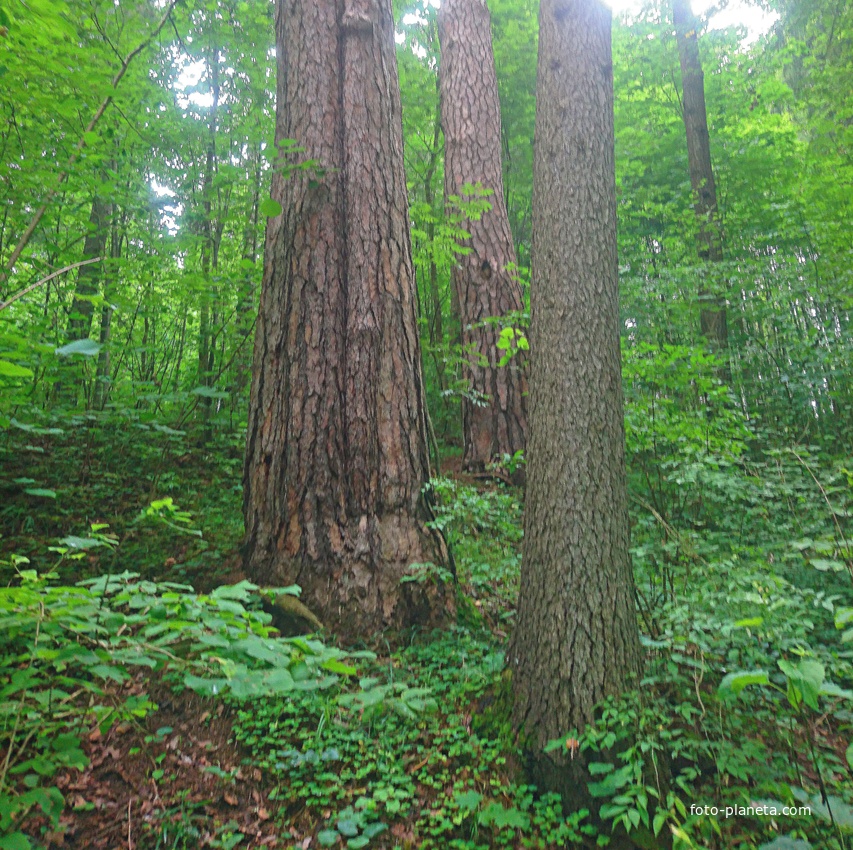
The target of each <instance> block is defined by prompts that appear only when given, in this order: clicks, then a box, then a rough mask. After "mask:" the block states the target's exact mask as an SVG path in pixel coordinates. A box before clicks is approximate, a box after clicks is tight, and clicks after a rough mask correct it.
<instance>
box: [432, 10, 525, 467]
mask: <svg viewBox="0 0 853 850" xmlns="http://www.w3.org/2000/svg"><path fill="white" fill-rule="evenodd" d="M438 35H439V41H440V44H441V63H440V66H439V80H440V86H441V121H442V127H443V129H444V141H445V163H444V190H445V197H446V198H447V199H449V198H450V197H451V196H456V197H461V198H463V199H464V198H465V191H464V187H465V186H466V185H476V184H480V185H481V186H482V187H483V188H485V189H490V190H492V193H493V194H492V195H490V196H489V198H488V201H489V203H490V204H491V205H492V208H491V210H489V211H488V212H486V213H485V214H484V215H483V216H482V217H481V218H480V219H479V220H473V219H471V220H467V221H465V222H464V223H463V227H464V228H465V229H466V230H467V231H468V232H469V233H470V234H471V238H470V239H469V240H467V241H466V245H467V247H468V248H470V249H471V251H470V253H469V254H467V255H466V256H464V257H460V258H459V259H458V262H457V264H456V266H455V267H454V269H453V286H454V288H455V290H456V294H457V298H458V302H459V309H460V313H461V321H462V343H463V346H464V348H465V350H466V351H470V354H469V355H468V359H467V361H466V367H467V373H468V374H467V378H468V389H469V394H470V396H471V398H465V399H464V400H463V403H462V420H463V432H464V440H465V451H464V456H463V462H464V464H465V465H466V467H468V468H479V469H482V468H483V467H484V466H485V465H486V464H487V463H489V462H490V461H492V460H494V459H495V458H500V457H501V456H502V455H504V454H509V455H513V454H515V452H516V451H519V450H521V449H523V448H524V445H525V438H526V431H527V399H526V393H527V385H526V377H525V374H524V365H523V362H522V361H521V358H519V357H515V358H513V359H512V360H511V361H510V363H509V364H508V365H507V366H504V367H499V366H498V362H499V361H500V359H501V357H502V356H503V353H504V352H503V351H501V350H499V349H498V347H497V342H498V338H499V336H500V327H499V326H497V325H495V324H493V323H491V324H485V325H484V324H483V322H484V320H485V319H488V318H490V317H499V316H504V315H506V314H507V313H509V312H512V311H520V310H522V309H523V306H524V301H523V298H522V293H521V285H520V284H519V281H518V278H517V276H516V274H515V271H514V269H515V266H516V254H515V245H514V243H513V240H512V231H511V230H510V226H509V217H508V215H507V210H506V202H505V199H504V186H503V173H502V170H501V114H500V100H499V98H498V81H497V75H496V73H495V59H494V53H493V51H492V31H491V21H490V17H489V10H488V7H487V5H486V2H485V0H444V2H443V3H442V4H441V8H440V9H439V11H438Z"/></svg>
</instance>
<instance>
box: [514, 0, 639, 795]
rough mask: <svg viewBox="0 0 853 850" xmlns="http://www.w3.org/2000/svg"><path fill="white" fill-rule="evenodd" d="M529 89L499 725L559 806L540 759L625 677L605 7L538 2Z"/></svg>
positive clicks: (630, 625) (630, 597)
mask: <svg viewBox="0 0 853 850" xmlns="http://www.w3.org/2000/svg"><path fill="white" fill-rule="evenodd" d="M539 39H540V40H539V71H538V74H539V76H538V83H537V96H536V102H537V107H536V142H535V153H534V177H533V180H534V189H533V225H534V226H533V269H532V272H533V279H532V284H531V310H532V315H531V373H530V438H529V448H528V458H529V459H528V470H527V481H528V485H527V499H526V504H525V519H524V551H523V559H522V576H521V594H520V598H519V605H518V617H517V626H516V630H515V633H514V635H513V639H512V642H511V646H510V650H509V654H508V659H509V664H510V668H511V670H512V683H513V691H514V711H513V719H514V723H515V725H516V727H517V728H518V729H519V730H521V731H522V733H523V734H524V736H525V738H526V741H527V743H528V746H529V747H530V752H531V767H532V772H533V778H534V781H535V782H536V783H537V784H539V785H540V786H547V787H550V788H552V789H554V790H557V791H559V792H561V793H563V794H564V796H568V797H571V791H572V789H584V788H585V785H584V784H583V781H582V777H581V776H579V775H578V769H579V768H580V767H581V759H580V758H578V757H576V758H575V759H574V760H569V759H568V758H567V757H566V756H565V755H562V756H561V755H560V754H559V753H557V754H556V755H554V754H551V755H545V754H543V753H542V750H541V748H542V746H543V745H544V744H545V743H547V742H548V741H549V740H552V739H554V738H558V737H560V736H562V735H565V734H567V733H568V732H570V731H571V730H572V729H573V728H575V729H581V728H583V726H584V725H585V724H586V723H587V722H588V721H590V720H591V719H592V715H593V707H594V706H595V704H596V703H597V702H599V701H600V700H602V699H603V698H605V697H607V696H608V695H611V694H616V693H619V692H620V691H622V690H624V689H625V687H626V686H627V685H628V684H629V683H630V682H631V680H632V677H633V676H634V675H635V674H637V673H638V671H639V669H640V660H641V653H640V643H639V632H638V628H637V621H636V613H635V608H634V585H633V576H632V572H631V562H630V556H629V533H628V507H627V485H626V474H625V433H624V423H623V402H622V383H621V365H620V355H619V305H618V272H617V259H616V186H615V171H614V126H613V120H614V119H613V71H612V64H611V44H610V11H609V10H608V9H607V8H606V7H605V6H604V4H603V3H601V2H598V0H542V4H541V7H540V37H539Z"/></svg>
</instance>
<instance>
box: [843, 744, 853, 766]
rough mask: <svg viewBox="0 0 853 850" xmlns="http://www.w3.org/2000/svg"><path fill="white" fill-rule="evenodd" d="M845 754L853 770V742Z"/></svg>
mask: <svg viewBox="0 0 853 850" xmlns="http://www.w3.org/2000/svg"><path fill="white" fill-rule="evenodd" d="M844 755H845V756H846V757H847V764H849V765H850V769H851V770H853V743H851V744H850V746H849V747H848V748H847V752H846V753H845V754H844Z"/></svg>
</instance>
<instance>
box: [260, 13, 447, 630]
mask: <svg viewBox="0 0 853 850" xmlns="http://www.w3.org/2000/svg"><path fill="white" fill-rule="evenodd" d="M276 31H277V41H278V57H279V59H278V62H279V67H278V73H279V87H278V106H277V132H276V135H277V139H278V140H283V139H296V140H297V142H298V143H299V144H300V145H301V146H302V147H303V148H304V152H302V153H300V154H299V155H298V157H299V158H300V159H303V160H304V159H310V160H313V161H315V162H316V163H317V165H316V167H314V168H313V170H312V171H311V172H310V173H309V172H306V171H305V170H297V171H296V172H294V173H293V174H292V175H287V174H285V173H283V172H282V171H281V170H277V171H276V173H275V176H274V178H273V189H272V193H273V197H274V198H275V199H276V200H278V201H279V202H280V203H281V204H282V208H283V212H282V214H281V215H280V216H277V217H275V218H272V219H270V221H269V223H268V228H267V241H266V257H265V268H264V280H263V288H262V293H261V304H260V312H259V316H258V328H257V336H256V339H255V355H254V374H253V382H252V394H251V404H250V412H249V436H248V444H247V450H246V467H245V475H244V485H245V493H244V514H245V520H246V538H245V559H246V572H247V574H248V575H249V576H251V577H252V578H254V579H256V580H259V581H261V582H264V583H275V584H290V583H296V584H299V585H301V586H302V588H303V591H304V595H303V601H304V602H305V603H306V604H307V605H308V607H309V608H311V609H312V610H313V611H314V612H315V613H316V614H317V615H318V616H319V617H320V619H321V620H323V621H324V623H325V624H326V625H327V626H330V627H331V628H333V629H335V630H336V631H338V632H339V633H341V634H342V635H343V636H345V637H349V638H355V637H359V636H364V635H366V634H370V633H373V632H375V631H377V630H380V629H385V628H389V627H390V628H400V627H405V626H408V625H410V624H413V623H431V622H436V621H437V620H440V619H441V618H442V617H443V616H444V615H446V613H447V610H448V605H449V602H448V594H446V593H445V590H444V588H443V586H441V585H439V584H429V583H428V584H417V583H406V584H401V583H400V579H401V578H402V577H403V576H404V575H405V574H406V572H407V571H408V570H409V568H410V565H411V564H413V563H422V562H434V563H439V564H440V563H442V562H443V560H444V558H445V551H444V548H443V545H442V543H441V541H440V539H439V538H438V537H437V536H436V535H434V534H433V533H431V532H430V531H429V530H428V529H427V528H426V527H425V523H426V521H427V520H428V519H429V513H428V508H427V505H426V504H425V503H424V499H423V496H422V488H423V487H424V485H425V483H426V482H427V479H428V462H427V449H426V445H427V443H426V422H425V408H424V399H423V387H422V377H421V361H420V350H419V341H418V331H417V322H416V315H415V290H414V273H413V268H412V259H411V247H410V243H409V230H408V225H409V222H408V207H407V201H406V183H405V177H404V173H403V146H402V122H401V107H400V94H399V83H398V79H397V67H396V56H395V52H394V22H393V18H392V14H391V3H390V0H347V2H343V0H279V3H278V6H277V14H276ZM294 161H295V160H293V159H292V160H291V163H290V164H293V162H294Z"/></svg>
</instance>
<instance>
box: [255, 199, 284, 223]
mask: <svg viewBox="0 0 853 850" xmlns="http://www.w3.org/2000/svg"><path fill="white" fill-rule="evenodd" d="M258 209H259V210H260V213H261V215H265V216H266V217H267V218H275V217H276V216H277V215H281V212H282V209H281V204H280V203H279V202H278V201H274V200H273V199H272V198H266V199H265V200H263V201H261V203H260V204H259V205H258Z"/></svg>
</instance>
